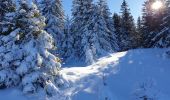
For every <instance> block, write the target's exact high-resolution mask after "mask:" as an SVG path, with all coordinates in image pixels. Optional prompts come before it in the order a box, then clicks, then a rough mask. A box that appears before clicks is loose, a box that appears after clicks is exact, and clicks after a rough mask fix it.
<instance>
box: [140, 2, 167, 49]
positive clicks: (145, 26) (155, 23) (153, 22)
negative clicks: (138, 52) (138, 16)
mask: <svg viewBox="0 0 170 100" xmlns="http://www.w3.org/2000/svg"><path fill="white" fill-rule="evenodd" d="M154 2H155V0H146V1H145V3H144V4H143V14H142V38H143V47H145V48H150V47H155V43H156V41H157V40H155V36H156V34H157V33H158V32H160V31H161V30H162V27H161V24H162V23H163V20H162V19H163V16H164V10H165V9H164V7H161V8H160V9H159V10H154V9H153V8H152V4H153V3H154ZM161 2H162V3H164V0H161Z"/></svg>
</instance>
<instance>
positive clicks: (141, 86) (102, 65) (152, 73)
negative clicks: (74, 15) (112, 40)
mask: <svg viewBox="0 0 170 100" xmlns="http://www.w3.org/2000/svg"><path fill="white" fill-rule="evenodd" d="M166 51H167V49H138V50H130V51H127V52H119V53H113V54H110V55H109V56H106V57H103V58H100V59H98V61H97V62H96V63H94V64H93V65H90V66H86V67H81V66H79V67H74V66H72V67H64V68H63V69H62V70H61V73H62V75H63V78H65V80H67V81H68V82H69V86H68V88H63V89H61V90H57V89H56V90H52V92H53V93H55V92H58V91H60V92H61V93H63V95H67V97H66V98H61V96H56V97H52V98H50V97H44V95H43V93H40V94H34V95H30V96H26V95H23V94H22V93H21V92H20V91H19V90H18V89H17V88H12V89H11V88H10V89H6V90H0V99H2V100H14V99H17V100H28V99H31V100H37V98H38V99H40V100H56V99H57V100H143V99H144V97H145V96H147V97H148V98H153V100H169V99H170V87H169V84H170V78H169V73H170V68H169V66H170V59H169V58H167V57H165V56H164V54H165V52H166ZM72 65H73V64H72ZM75 66H76V65H75ZM49 87H53V86H52V85H51V84H50V83H49ZM49 89H50V88H49ZM59 97H60V98H59ZM42 98H43V99H42ZM142 98H143V99H142Z"/></svg>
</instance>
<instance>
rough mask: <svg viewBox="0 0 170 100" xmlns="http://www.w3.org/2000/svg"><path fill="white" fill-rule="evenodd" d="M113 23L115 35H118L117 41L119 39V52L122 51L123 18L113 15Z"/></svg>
mask: <svg viewBox="0 0 170 100" xmlns="http://www.w3.org/2000/svg"><path fill="white" fill-rule="evenodd" d="M113 22H114V29H115V31H114V32H115V34H116V39H117V44H118V46H119V47H118V48H119V49H118V51H120V47H122V46H121V17H120V16H119V15H118V14H117V13H114V14H113Z"/></svg>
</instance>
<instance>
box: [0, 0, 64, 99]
mask: <svg viewBox="0 0 170 100" xmlns="http://www.w3.org/2000/svg"><path fill="white" fill-rule="evenodd" d="M19 4H20V7H19V9H18V10H17V11H16V17H15V21H16V22H15V23H16V29H15V30H14V31H13V32H11V33H10V34H9V35H7V36H4V37H2V39H1V41H0V44H1V46H0V65H1V66H0V69H1V70H0V88H8V87H14V86H21V88H22V90H23V92H24V93H35V92H38V90H39V89H40V88H43V89H44V90H45V91H46V93H47V94H48V96H53V95H58V93H59V91H58V89H57V88H58V87H57V86H58V85H59V84H58V82H59V78H58V77H59V69H60V66H61V65H60V63H59V58H57V57H55V56H54V55H52V54H51V53H50V52H48V50H50V49H52V48H54V45H53V38H52V36H51V35H50V34H48V33H47V32H46V31H44V30H43V29H44V26H45V18H44V17H43V16H41V14H40V13H39V11H38V10H37V7H36V5H34V4H33V3H31V5H30V4H29V5H28V3H27V2H26V1H25V0H20V1H19Z"/></svg>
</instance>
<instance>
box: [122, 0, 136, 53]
mask: <svg viewBox="0 0 170 100" xmlns="http://www.w3.org/2000/svg"><path fill="white" fill-rule="evenodd" d="M121 34H122V36H121V42H122V44H121V50H122V51H124V50H128V49H133V48H135V47H136V36H137V34H136V29H135V24H134V19H133V16H132V15H131V13H130V9H129V7H128V4H127V2H126V1H125V0H123V3H122V5H121Z"/></svg>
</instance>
